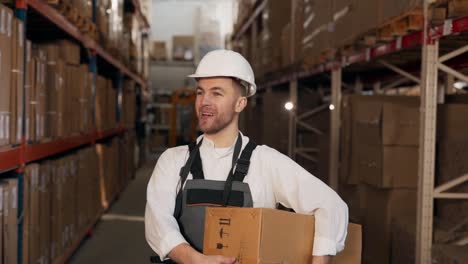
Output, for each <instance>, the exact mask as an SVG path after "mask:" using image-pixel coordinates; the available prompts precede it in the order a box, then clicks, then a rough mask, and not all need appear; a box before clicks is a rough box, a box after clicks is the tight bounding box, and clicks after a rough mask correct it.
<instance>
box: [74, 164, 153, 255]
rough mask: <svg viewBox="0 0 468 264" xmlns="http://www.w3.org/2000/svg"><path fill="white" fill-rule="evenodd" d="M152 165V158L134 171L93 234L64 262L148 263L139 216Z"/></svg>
mask: <svg viewBox="0 0 468 264" xmlns="http://www.w3.org/2000/svg"><path fill="white" fill-rule="evenodd" d="M155 164H156V161H155V159H152V161H151V162H148V163H147V164H146V165H145V166H143V167H142V168H140V169H139V170H138V171H137V174H136V177H135V179H134V180H133V181H131V182H130V184H129V185H128V187H127V188H126V189H125V191H124V192H123V193H122V194H121V195H120V197H119V198H118V200H117V201H116V202H115V203H114V204H113V205H112V207H111V208H110V210H108V212H107V213H106V214H105V215H104V216H103V217H102V218H101V220H100V221H99V222H98V224H97V225H96V227H95V229H94V233H93V235H92V236H91V237H88V238H87V239H86V240H85V241H83V243H82V244H81V246H80V248H79V249H78V250H77V251H76V253H75V254H74V255H73V256H72V258H71V259H70V261H69V262H68V263H71V264H94V263H96V264H97V263H99V264H104V263H113V264H120V263H122V264H124V263H125V264H128V263H149V257H150V255H153V253H152V250H151V248H150V247H149V246H148V244H147V243H146V240H145V225H144V222H143V217H144V213H145V204H146V185H147V184H148V181H149V179H150V176H151V172H152V170H153V167H154V165H155Z"/></svg>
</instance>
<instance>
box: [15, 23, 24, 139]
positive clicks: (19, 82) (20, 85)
mask: <svg viewBox="0 0 468 264" xmlns="http://www.w3.org/2000/svg"><path fill="white" fill-rule="evenodd" d="M15 21H16V29H17V34H16V36H17V41H16V43H17V44H18V48H17V50H16V68H15V73H16V75H17V78H16V83H15V84H14V85H15V89H16V121H15V122H16V126H15V127H16V131H14V134H12V138H14V139H15V140H14V143H15V144H19V143H21V140H22V137H23V113H24V109H23V106H24V103H23V94H24V67H25V65H24V56H25V54H24V45H25V43H24V23H23V21H21V20H18V19H17V20H15Z"/></svg>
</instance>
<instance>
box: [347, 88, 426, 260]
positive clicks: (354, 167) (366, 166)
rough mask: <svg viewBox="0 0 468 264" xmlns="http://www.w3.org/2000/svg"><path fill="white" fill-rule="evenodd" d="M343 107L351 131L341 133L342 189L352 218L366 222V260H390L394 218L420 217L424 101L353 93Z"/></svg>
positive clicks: (348, 129)
mask: <svg viewBox="0 0 468 264" xmlns="http://www.w3.org/2000/svg"><path fill="white" fill-rule="evenodd" d="M343 112H344V113H349V114H345V115H344V116H343V118H344V121H343V132H344V133H350V134H349V135H346V134H342V136H343V140H342V141H343V145H347V146H346V147H345V146H344V147H343V150H344V151H343V154H342V166H343V168H342V171H341V172H342V177H341V179H340V182H342V184H341V186H340V190H341V192H342V196H343V199H344V200H345V201H346V202H347V203H348V205H349V208H350V216H351V218H352V219H353V220H356V221H359V222H360V223H363V224H364V227H365V228H364V229H365V232H364V237H365V239H364V240H365V241H366V244H365V247H364V262H366V263H390V260H391V250H390V249H391V245H392V241H395V240H396V238H395V237H394V236H393V235H392V230H391V229H392V223H393V222H394V221H395V220H398V221H402V222H405V223H411V224H412V225H409V227H410V226H415V223H416V194H417V192H416V187H417V175H418V167H417V164H418V154H419V153H418V142H419V141H418V140H419V137H418V135H419V102H418V99H417V98H409V97H396V96H395V97H390V96H389V97H383V96H382V97H377V96H373V97H365V96H351V97H348V98H345V100H344V105H343ZM346 170H348V171H346ZM363 208H366V210H362V209H363ZM412 232H414V230H413V231H412ZM405 263H406V262H405Z"/></svg>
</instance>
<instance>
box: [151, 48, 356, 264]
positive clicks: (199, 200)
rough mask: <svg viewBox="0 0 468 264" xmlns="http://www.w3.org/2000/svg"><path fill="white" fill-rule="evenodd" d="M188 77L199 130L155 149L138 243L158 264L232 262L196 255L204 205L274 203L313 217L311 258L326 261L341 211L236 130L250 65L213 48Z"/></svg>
mask: <svg viewBox="0 0 468 264" xmlns="http://www.w3.org/2000/svg"><path fill="white" fill-rule="evenodd" d="M189 77H192V78H195V79H196V80H197V82H198V87H197V98H196V102H195V110H196V113H197V116H198V119H199V126H200V130H201V131H202V132H203V133H204V134H203V135H202V136H200V137H199V138H198V139H197V142H194V143H192V144H190V145H189V146H179V147H175V148H170V149H168V150H166V151H165V152H164V153H163V154H161V156H160V158H159V160H158V162H157V164H156V167H155V169H154V172H153V175H152V177H151V179H150V182H149V184H148V190H147V205H146V213H145V232H146V240H147V241H148V243H149V245H150V246H151V248H152V249H153V250H154V251H155V252H156V253H157V254H158V255H159V257H160V258H161V259H163V260H164V259H165V261H159V263H184V264H185V263H189V264H191V263H195V264H198V263H200V264H205V263H208V264H209V263H216V264H217V263H219V264H222V263H226V264H230V263H235V261H236V259H235V258H230V257H223V256H207V255H203V254H202V253H201V252H202V249H203V236H204V227H205V209H206V208H207V207H215V206H234V207H260V208H275V207H276V206H277V205H278V204H281V205H283V206H285V207H288V208H292V209H294V211H296V212H297V213H302V214H310V215H315V236H314V249H313V252H311V254H312V255H313V258H312V263H313V264H318V263H331V256H333V255H336V254H337V253H338V252H340V251H341V250H343V248H344V242H345V238H346V230H347V223H348V208H347V206H346V204H345V203H344V202H343V201H342V200H341V198H340V197H339V196H338V195H337V194H336V193H335V192H334V191H333V190H332V189H331V188H329V187H328V186H327V185H326V184H324V183H323V182H322V181H320V180H319V179H317V178H316V177H314V176H313V175H312V174H310V173H309V172H307V171H306V170H305V169H303V168H302V167H301V166H299V165H298V164H297V163H296V162H294V161H293V160H291V159H290V158H289V157H287V156H285V155H283V154H281V153H280V152H278V151H276V150H274V149H272V148H270V147H268V146H265V145H262V146H257V145H256V144H255V143H253V142H252V141H251V140H249V138H248V137H246V136H244V135H243V134H242V133H241V132H240V131H239V128H238V120H239V114H240V113H241V112H242V111H243V110H244V108H245V107H246V105H247V97H249V96H252V95H254V94H255V92H256V85H255V78H254V73H253V70H252V68H251V66H250V64H249V63H248V62H247V61H246V60H245V58H244V57H242V56H241V55H240V54H238V53H236V52H233V51H229V50H216V51H212V52H210V53H208V54H207V55H206V56H205V57H204V58H203V59H202V60H201V61H200V64H199V66H198V68H197V71H196V73H195V74H193V75H190V76H189ZM271 133H274V131H271ZM311 235H312V234H311ZM157 263H158V262H157Z"/></svg>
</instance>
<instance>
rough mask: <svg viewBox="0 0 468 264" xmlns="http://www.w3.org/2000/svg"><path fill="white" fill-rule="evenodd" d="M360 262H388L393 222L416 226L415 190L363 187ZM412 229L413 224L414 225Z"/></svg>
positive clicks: (383, 263)
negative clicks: (363, 242)
mask: <svg viewBox="0 0 468 264" xmlns="http://www.w3.org/2000/svg"><path fill="white" fill-rule="evenodd" d="M365 200H366V210H365V215H364V241H365V244H364V251H363V258H364V263H382V264H385V263H390V255H391V244H392V233H391V228H392V226H391V223H392V221H393V219H398V218H401V219H405V222H410V223H416V212H417V210H416V200H417V190H416V189H389V190H383V189H377V188H374V187H371V186H365ZM414 226H415V224H414Z"/></svg>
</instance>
